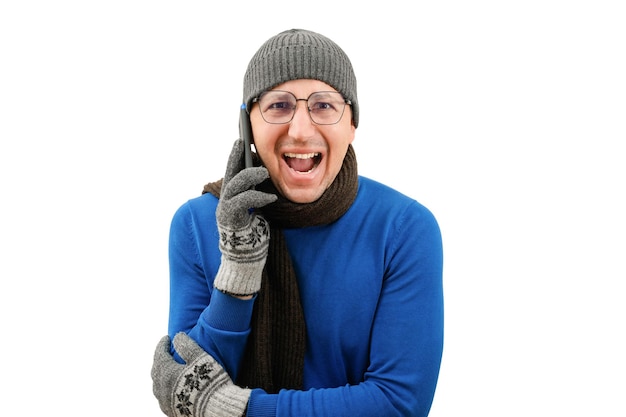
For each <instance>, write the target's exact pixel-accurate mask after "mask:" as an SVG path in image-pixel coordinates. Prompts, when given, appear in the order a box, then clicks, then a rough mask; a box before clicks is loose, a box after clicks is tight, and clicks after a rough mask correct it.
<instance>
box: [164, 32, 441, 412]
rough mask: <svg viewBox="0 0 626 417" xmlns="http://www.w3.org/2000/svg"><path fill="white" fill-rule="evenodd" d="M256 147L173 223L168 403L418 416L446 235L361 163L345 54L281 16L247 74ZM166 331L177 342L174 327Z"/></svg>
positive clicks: (429, 380) (182, 408)
mask: <svg viewBox="0 0 626 417" xmlns="http://www.w3.org/2000/svg"><path fill="white" fill-rule="evenodd" d="M243 93H244V97H243V102H244V104H245V105H246V108H247V109H248V112H249V118H250V123H251V126H252V133H253V138H254V146H255V150H256V153H255V154H254V161H255V162H254V167H248V168H245V167H244V163H243V160H244V143H243V141H241V140H237V141H236V142H235V144H234V146H233V150H232V152H231V155H230V158H229V161H228V165H227V169H226V174H225V176H224V178H223V180H220V181H218V182H216V183H210V184H207V185H206V186H205V188H204V193H203V195H202V196H200V197H197V198H195V199H192V200H190V201H188V202H186V203H185V204H183V205H182V206H181V207H180V209H179V210H178V211H177V212H176V214H175V215H174V218H173V221H172V225H171V235H170V276H171V299H170V322H169V335H168V336H165V337H164V338H162V340H161V341H160V343H159V345H158V346H157V349H156V352H155V358H154V365H153V369H152V378H153V382H154V384H153V390H154V394H155V396H156V397H157V399H158V400H159V404H160V406H161V409H162V410H163V412H164V413H165V414H167V415H169V416H188V415H192V416H243V415H248V416H298V417H301V416H307V415H314V416H359V417H364V416H375V417H380V416H426V415H427V414H428V413H429V410H430V406H431V403H432V400H433V396H434V392H435V386H436V383H437V378H438V373H439V366H440V362H441V355H442V348H443V292H442V245H441V235H440V231H439V227H438V225H437V222H436V220H435V218H434V217H433V215H432V214H431V213H430V211H429V210H428V209H426V208H425V207H424V206H422V205H420V204H419V203H418V202H416V201H415V200H413V199H411V198H409V197H407V196H405V195H402V194H400V193H399V192H397V191H395V190H393V189H391V188H389V187H387V186H385V185H382V184H380V183H377V182H375V181H373V180H371V179H368V178H364V177H361V176H359V175H358V173H357V164H356V157H355V153H354V150H353V148H352V145H351V143H352V141H353V140H354V137H355V131H356V128H357V126H358V122H359V106H358V99H357V91H356V78H355V75H354V72H353V69H352V65H351V63H350V60H349V59H348V57H347V56H346V54H345V53H344V52H343V51H342V50H341V48H340V47H339V46H338V45H336V44H335V43H334V42H333V41H331V40H330V39H328V38H326V37H324V36H322V35H320V34H317V33H314V32H310V31H306V30H288V31H285V32H282V33H279V34H278V35H276V36H274V37H272V38H271V39H269V40H268V41H266V42H265V43H264V44H263V45H262V46H261V48H260V49H259V50H258V51H257V53H256V54H255V55H254V56H253V58H252V60H251V61H250V63H249V65H248V69H247V71H246V74H245V77H244V92H243ZM172 338H173V345H172V344H171V340H172Z"/></svg>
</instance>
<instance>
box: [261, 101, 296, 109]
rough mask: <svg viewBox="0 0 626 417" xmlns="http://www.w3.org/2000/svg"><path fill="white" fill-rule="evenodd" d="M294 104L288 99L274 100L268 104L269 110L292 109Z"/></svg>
mask: <svg viewBox="0 0 626 417" xmlns="http://www.w3.org/2000/svg"><path fill="white" fill-rule="evenodd" d="M292 108H293V105H292V104H291V103H289V102H288V101H274V102H271V103H269V105H268V106H267V109H268V110H291V109H292Z"/></svg>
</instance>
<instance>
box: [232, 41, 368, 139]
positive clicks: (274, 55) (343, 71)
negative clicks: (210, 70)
mask: <svg viewBox="0 0 626 417" xmlns="http://www.w3.org/2000/svg"><path fill="white" fill-rule="evenodd" d="M298 79H313V80H320V81H323V82H325V83H326V84H328V85H330V86H331V87H333V88H334V89H335V90H337V91H338V92H340V93H341V94H342V95H343V96H344V98H346V99H348V100H350V101H351V102H352V120H353V123H354V126H355V127H356V126H358V124H359V104H358V99H357V88H356V76H355V75H354V70H353V68H352V63H351V62H350V59H349V58H348V56H347V55H346V53H345V52H344V51H343V50H342V49H341V48H340V47H339V45H337V44H336V43H335V42H333V41H332V40H330V39H329V38H327V37H325V36H323V35H320V34H319V33H315V32H311V31H308V30H303V29H291V30H287V31H284V32H281V33H279V34H278V35H276V36H274V37H272V38H270V39H268V40H267V41H266V42H265V43H264V44H263V45H262V46H261V47H260V48H259V50H258V51H257V52H256V53H255V54H254V56H253V57H252V59H251V60H250V63H249V64H248V69H247V70H246V73H245V75H244V81H243V102H244V103H245V104H246V108H247V109H250V108H251V106H252V100H253V99H254V98H255V97H258V96H259V94H261V93H262V92H264V91H266V90H269V89H271V88H273V87H275V86H277V85H279V84H282V83H284V82H287V81H291V80H298Z"/></svg>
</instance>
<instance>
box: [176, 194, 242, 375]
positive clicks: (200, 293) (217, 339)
mask: <svg viewBox="0 0 626 417" xmlns="http://www.w3.org/2000/svg"><path fill="white" fill-rule="evenodd" d="M212 198H213V197H212V196H208V195H207V196H203V197H201V198H199V199H196V200H191V201H190V202H187V203H186V204H184V205H182V206H181V207H180V208H179V209H178V210H177V212H176V213H175V214H174V217H173V219H172V223H171V227H170V238H169V264H170V309H169V311H170V312H169V325H168V334H169V335H170V337H171V338H173V337H174V335H175V334H176V333H178V332H181V331H183V332H186V333H187V334H189V336H190V337H191V338H192V339H194V340H195V341H196V342H197V343H198V344H199V345H200V346H201V347H202V348H203V349H204V350H205V351H207V352H208V353H209V354H210V355H211V356H213V357H214V358H215V359H216V360H217V361H218V362H219V363H220V364H221V365H222V366H223V367H224V369H225V370H226V372H227V373H228V374H229V375H230V376H231V378H233V379H235V377H236V375H237V372H238V370H239V364H240V362H241V357H242V355H243V351H244V349H245V345H246V341H247V338H248V335H249V332H250V318H251V315H252V309H253V305H254V299H252V300H240V299H237V298H234V297H231V296H229V295H226V294H223V293H221V292H220V291H218V290H215V289H213V278H214V276H215V273H216V272H217V268H218V267H219V262H220V253H219V249H218V244H217V240H216V239H217V236H218V235H217V231H216V225H215V215H214V213H215V210H214V207H215V204H213V201H211V199H212ZM171 349H172V354H173V355H174V358H175V359H176V360H177V361H179V362H181V363H182V362H183V360H182V359H181V358H180V356H179V355H178V354H177V353H176V352H175V351H174V350H173V347H172V348H171Z"/></svg>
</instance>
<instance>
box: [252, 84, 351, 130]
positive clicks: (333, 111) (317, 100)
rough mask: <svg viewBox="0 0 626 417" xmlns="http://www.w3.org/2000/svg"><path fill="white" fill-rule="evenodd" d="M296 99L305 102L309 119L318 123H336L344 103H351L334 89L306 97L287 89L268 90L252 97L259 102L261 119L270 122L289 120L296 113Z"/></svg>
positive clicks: (344, 107) (255, 101) (343, 108)
mask: <svg viewBox="0 0 626 417" xmlns="http://www.w3.org/2000/svg"><path fill="white" fill-rule="evenodd" d="M298 101H305V102H306V105H307V110H308V111H309V116H310V117H311V120H312V121H313V123H315V124H318V125H334V124H335V123H338V122H339V121H340V120H341V117H342V116H343V112H344V110H345V109H346V104H348V105H351V104H352V102H351V101H350V100H347V99H345V98H344V97H343V96H342V95H341V93H338V92H336V91H318V92H316V93H313V94H311V95H310V96H309V97H308V98H296V96H294V95H293V94H292V93H290V92H289V91H282V90H270V91H265V92H263V93H262V94H261V95H260V96H258V97H256V98H254V99H252V102H253V103H259V110H260V111H261V117H263V120H265V121H266V122H267V123H272V124H284V123H289V122H291V120H292V119H293V116H294V115H295V114H296V105H297V104H298Z"/></svg>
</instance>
